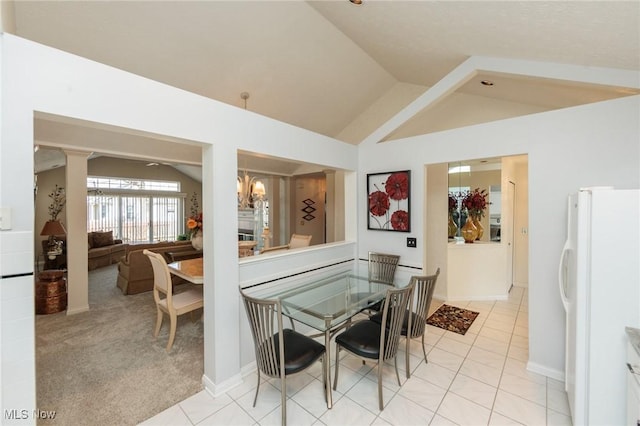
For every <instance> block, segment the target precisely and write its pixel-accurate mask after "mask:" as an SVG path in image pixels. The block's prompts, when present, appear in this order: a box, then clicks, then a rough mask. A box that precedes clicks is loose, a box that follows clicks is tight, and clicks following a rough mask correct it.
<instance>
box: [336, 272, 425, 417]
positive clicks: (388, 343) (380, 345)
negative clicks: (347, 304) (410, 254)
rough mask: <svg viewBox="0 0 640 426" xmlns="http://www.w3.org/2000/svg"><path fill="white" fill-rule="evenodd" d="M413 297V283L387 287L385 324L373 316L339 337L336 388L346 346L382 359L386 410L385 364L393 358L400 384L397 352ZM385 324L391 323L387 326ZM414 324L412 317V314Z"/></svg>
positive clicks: (380, 399)
mask: <svg viewBox="0 0 640 426" xmlns="http://www.w3.org/2000/svg"><path fill="white" fill-rule="evenodd" d="M412 300H413V284H409V285H408V286H407V287H404V288H400V289H396V288H390V289H389V290H387V296H386V297H385V303H384V308H383V310H382V323H378V322H375V321H371V320H369V319H366V320H362V321H358V322H356V323H354V324H353V325H351V327H349V328H347V329H346V330H345V331H344V332H343V333H341V334H339V335H338V336H336V339H335V340H336V373H335V377H334V382H333V389H334V390H335V389H336V388H337V387H338V372H339V367H340V350H342V349H344V350H346V351H348V352H350V353H352V354H353V355H355V356H357V357H359V358H362V359H363V360H367V359H369V360H377V361H378V404H379V406H380V410H381V411H382V410H383V409H384V404H383V401H382V366H383V363H384V362H385V361H388V360H390V359H393V362H394V366H395V369H396V378H397V379H398V385H399V386H402V384H401V383H400V375H399V374H398V361H397V359H396V355H397V353H398V346H399V344H400V331H401V330H402V323H403V320H404V317H405V312H406V311H407V308H408V307H409V306H410V305H411V303H412ZM381 324H387V327H383V326H382V325H381ZM409 326H411V317H409Z"/></svg>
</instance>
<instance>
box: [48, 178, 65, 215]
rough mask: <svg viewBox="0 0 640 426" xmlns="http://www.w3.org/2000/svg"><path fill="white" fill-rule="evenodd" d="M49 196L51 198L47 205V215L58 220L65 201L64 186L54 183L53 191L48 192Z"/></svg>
mask: <svg viewBox="0 0 640 426" xmlns="http://www.w3.org/2000/svg"><path fill="white" fill-rule="evenodd" d="M49 198H51V205H50V206H49V216H51V220H58V215H59V214H60V212H61V211H62V208H63V207H64V205H65V204H66V203H67V196H66V193H65V191H64V188H62V187H59V186H58V185H56V187H55V189H54V190H53V192H51V194H49Z"/></svg>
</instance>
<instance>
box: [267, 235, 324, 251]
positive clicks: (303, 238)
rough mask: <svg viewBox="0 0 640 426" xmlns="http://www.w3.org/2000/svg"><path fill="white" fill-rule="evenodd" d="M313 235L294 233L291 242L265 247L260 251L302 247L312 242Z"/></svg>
mask: <svg viewBox="0 0 640 426" xmlns="http://www.w3.org/2000/svg"><path fill="white" fill-rule="evenodd" d="M312 237H313V235H303V234H292V235H291V238H290V239H289V244H285V245H282V246H274V247H269V248H263V249H262V251H261V252H260V253H261V254H264V253H269V252H272V251H277V250H289V249H295V248H300V247H308V246H309V245H310V244H311V238H312Z"/></svg>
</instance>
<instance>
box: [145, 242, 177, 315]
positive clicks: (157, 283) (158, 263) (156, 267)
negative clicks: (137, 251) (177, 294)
mask: <svg viewBox="0 0 640 426" xmlns="http://www.w3.org/2000/svg"><path fill="white" fill-rule="evenodd" d="M142 253H144V254H145V255H146V256H147V257H148V258H149V261H150V262H151V267H152V268H153V298H154V299H155V301H156V303H159V302H160V294H159V293H163V294H165V295H166V297H167V307H169V308H171V307H172V306H173V305H172V297H173V287H172V284H171V273H170V272H169V268H168V267H167V262H166V261H165V260H164V257H162V255H161V254H159V253H154V252H152V251H149V250H147V249H145V250H144V251H143V252H142Z"/></svg>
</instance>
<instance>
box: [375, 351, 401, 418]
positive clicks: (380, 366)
mask: <svg viewBox="0 0 640 426" xmlns="http://www.w3.org/2000/svg"><path fill="white" fill-rule="evenodd" d="M382 364H383V361H379V362H378V406H379V407H380V411H382V410H384V404H383V403H382ZM396 372H397V370H396Z"/></svg>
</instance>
